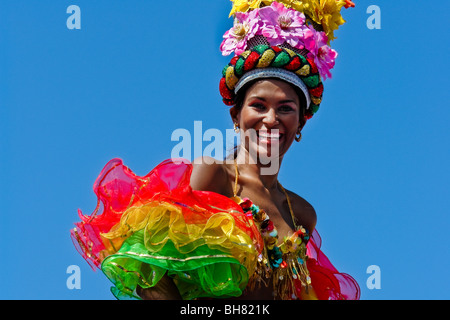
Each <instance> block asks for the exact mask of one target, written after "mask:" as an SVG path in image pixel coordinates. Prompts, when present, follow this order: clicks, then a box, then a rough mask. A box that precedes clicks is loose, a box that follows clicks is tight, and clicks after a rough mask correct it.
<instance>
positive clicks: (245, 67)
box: [220, 0, 355, 119]
mask: <svg viewBox="0 0 450 320" xmlns="http://www.w3.org/2000/svg"><path fill="white" fill-rule="evenodd" d="M231 1H232V2H233V8H232V10H231V13H230V16H233V17H234V25H233V27H232V28H231V29H230V30H228V31H227V32H226V33H225V34H224V36H223V37H224V40H223V42H222V44H221V46H220V49H221V51H222V54H223V55H230V54H231V53H234V54H235V56H234V57H233V59H232V60H231V62H230V63H229V64H228V65H227V66H226V67H225V68H224V70H223V77H222V79H221V82H220V93H221V95H222V97H223V100H224V103H225V104H227V105H234V104H235V101H234V99H235V96H236V93H237V92H238V91H239V90H240V89H241V88H242V87H243V86H244V85H245V84H246V83H248V82H250V81H252V80H254V79H258V78H273V77H275V78H280V79H282V80H285V81H287V82H289V83H291V84H293V85H294V86H296V87H298V88H299V89H301V90H302V91H303V93H304V94H305V97H306V100H307V112H306V118H307V119H309V118H311V117H312V115H313V114H314V113H315V112H317V110H318V109H319V106H320V103H321V101H322V93H323V85H322V79H327V78H331V72H330V70H331V69H332V68H333V67H334V64H335V59H336V57H337V52H336V51H335V50H333V49H331V47H330V42H331V41H332V40H333V39H335V36H334V31H335V30H337V29H338V27H339V26H340V25H342V24H343V23H344V22H345V21H344V19H343V18H342V16H341V13H340V11H341V9H342V7H345V8H349V7H354V6H355V5H354V3H353V2H352V1H350V0H277V1H274V0H231Z"/></svg>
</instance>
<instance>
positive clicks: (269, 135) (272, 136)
mask: <svg viewBox="0 0 450 320" xmlns="http://www.w3.org/2000/svg"><path fill="white" fill-rule="evenodd" d="M259 136H260V137H261V138H268V139H280V136H281V134H280V133H267V132H259Z"/></svg>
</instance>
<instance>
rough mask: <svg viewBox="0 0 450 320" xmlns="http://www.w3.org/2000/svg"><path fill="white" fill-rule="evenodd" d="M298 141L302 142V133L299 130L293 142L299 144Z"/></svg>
mask: <svg viewBox="0 0 450 320" xmlns="http://www.w3.org/2000/svg"><path fill="white" fill-rule="evenodd" d="M300 140H302V133H301V131H300V130H299V132H297V134H296V135H295V141H297V142H300Z"/></svg>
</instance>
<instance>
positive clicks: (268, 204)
mask: <svg viewBox="0 0 450 320" xmlns="http://www.w3.org/2000/svg"><path fill="white" fill-rule="evenodd" d="M240 197H241V198H249V199H251V200H252V202H253V203H254V204H255V205H257V206H258V207H259V208H260V209H262V210H264V211H265V212H266V213H267V214H268V215H269V218H270V220H271V221H272V222H273V224H274V227H275V228H276V230H277V232H278V243H281V242H282V241H283V239H284V238H285V237H287V236H289V235H291V234H292V232H293V231H294V223H293V221H292V216H291V212H290V210H289V206H288V204H287V201H286V200H285V199H282V198H281V199H273V198H272V197H271V196H270V195H267V194H266V195H264V194H262V193H261V192H252V191H251V190H246V191H245V192H242V194H241V195H240Z"/></svg>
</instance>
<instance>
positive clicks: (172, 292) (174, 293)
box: [136, 274, 182, 300]
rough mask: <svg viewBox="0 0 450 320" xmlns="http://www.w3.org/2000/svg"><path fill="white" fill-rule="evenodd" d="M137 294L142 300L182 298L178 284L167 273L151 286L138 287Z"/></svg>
mask: <svg viewBox="0 0 450 320" xmlns="http://www.w3.org/2000/svg"><path fill="white" fill-rule="evenodd" d="M136 292H137V294H138V295H139V296H140V297H141V298H142V300H182V298H181V295H180V293H179V292H178V289H177V286H176V285H175V283H174V282H173V280H172V279H171V278H170V277H169V276H168V275H167V274H166V275H164V276H163V277H162V278H161V280H159V282H158V283H157V284H156V286H154V287H151V288H145V289H143V288H141V287H139V286H138V287H137V288H136Z"/></svg>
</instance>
